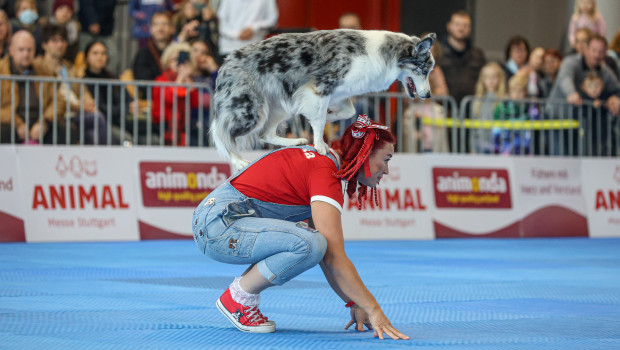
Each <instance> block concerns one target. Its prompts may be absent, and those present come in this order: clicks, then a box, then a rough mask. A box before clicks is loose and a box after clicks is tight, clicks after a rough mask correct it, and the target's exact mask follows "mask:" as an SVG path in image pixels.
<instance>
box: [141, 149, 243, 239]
mask: <svg viewBox="0 0 620 350" xmlns="http://www.w3.org/2000/svg"><path fill="white" fill-rule="evenodd" d="M133 155H134V157H133V165H134V166H133V169H134V173H133V178H134V181H135V188H136V189H137V191H136V192H137V193H138V200H137V203H139V204H138V210H137V213H138V222H139V230H140V237H141V239H173V238H191V237H192V227H191V225H192V213H193V211H194V209H195V208H196V206H198V204H200V202H201V201H202V200H203V199H204V198H205V197H206V196H207V195H208V194H209V193H210V192H211V191H212V190H213V189H215V187H217V186H218V185H219V184H221V183H222V182H224V181H225V180H226V179H227V178H228V177H229V176H230V171H231V167H230V164H229V163H228V160H226V159H224V158H223V157H222V156H220V155H219V154H218V153H217V152H216V151H215V150H214V149H212V148H202V149H199V148H171V147H168V148H160V147H134V149H133Z"/></svg>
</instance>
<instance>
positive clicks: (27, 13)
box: [11, 0, 43, 56]
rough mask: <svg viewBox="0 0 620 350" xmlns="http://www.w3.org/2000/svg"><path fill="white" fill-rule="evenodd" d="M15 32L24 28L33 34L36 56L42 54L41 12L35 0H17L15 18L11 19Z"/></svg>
mask: <svg viewBox="0 0 620 350" xmlns="http://www.w3.org/2000/svg"><path fill="white" fill-rule="evenodd" d="M11 27H12V31H13V33H15V32H17V31H18V30H21V29H24V30H27V31H29V32H30V34H32V35H33V37H34V41H35V45H36V52H35V56H36V55H39V54H42V53H43V50H42V49H41V24H40V23H39V13H38V12H37V3H36V2H35V1H34V0H17V1H15V18H13V19H12V20H11Z"/></svg>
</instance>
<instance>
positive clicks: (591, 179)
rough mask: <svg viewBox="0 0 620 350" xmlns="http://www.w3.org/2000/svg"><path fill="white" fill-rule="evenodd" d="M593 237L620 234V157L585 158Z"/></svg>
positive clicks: (585, 182) (584, 173)
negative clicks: (619, 158)
mask: <svg viewBox="0 0 620 350" xmlns="http://www.w3.org/2000/svg"><path fill="white" fill-rule="evenodd" d="M581 165H582V172H583V187H584V195H585V198H586V205H587V207H588V225H589V229H590V237H620V160H618V159H584V160H582V161H581Z"/></svg>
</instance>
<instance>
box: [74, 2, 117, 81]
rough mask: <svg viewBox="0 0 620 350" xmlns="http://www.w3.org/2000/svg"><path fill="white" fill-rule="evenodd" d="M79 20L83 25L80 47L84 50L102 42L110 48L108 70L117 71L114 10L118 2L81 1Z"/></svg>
mask: <svg viewBox="0 0 620 350" xmlns="http://www.w3.org/2000/svg"><path fill="white" fill-rule="evenodd" d="M79 4H80V9H79V11H78V20H79V21H80V24H81V25H82V33H80V47H82V48H84V47H85V46H86V45H87V44H88V43H90V42H92V41H93V40H95V39H96V40H101V41H103V42H104V43H105V45H106V47H107V48H108V53H109V56H108V58H109V59H108V69H110V70H111V71H112V72H116V70H117V62H118V59H117V50H116V45H115V44H116V43H115V42H114V40H113V38H112V34H113V31H114V9H115V8H116V0H79Z"/></svg>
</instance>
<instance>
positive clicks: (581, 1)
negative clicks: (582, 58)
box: [568, 0, 607, 47]
mask: <svg viewBox="0 0 620 350" xmlns="http://www.w3.org/2000/svg"><path fill="white" fill-rule="evenodd" d="M583 27H586V28H588V29H590V30H591V31H592V32H593V33H597V34H600V35H602V36H605V35H606V31H607V26H606V25H605V19H604V18H603V15H601V13H600V12H599V11H598V10H597V9H596V0H577V1H575V12H574V14H573V15H572V16H571V19H570V24H569V26H568V41H569V42H570V45H571V46H572V47H574V46H575V32H576V31H577V29H579V28H583Z"/></svg>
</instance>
